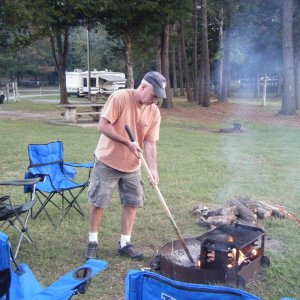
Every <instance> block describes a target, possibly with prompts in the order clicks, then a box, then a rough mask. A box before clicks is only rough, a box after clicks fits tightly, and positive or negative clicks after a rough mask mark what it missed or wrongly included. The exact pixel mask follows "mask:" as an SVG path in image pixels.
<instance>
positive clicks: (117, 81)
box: [66, 69, 126, 97]
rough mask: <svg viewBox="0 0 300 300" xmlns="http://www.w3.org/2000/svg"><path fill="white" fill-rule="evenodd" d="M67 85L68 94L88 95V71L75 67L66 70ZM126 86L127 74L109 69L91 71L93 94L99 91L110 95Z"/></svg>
mask: <svg viewBox="0 0 300 300" xmlns="http://www.w3.org/2000/svg"><path fill="white" fill-rule="evenodd" d="M66 85H67V93H68V95H77V96H78V97H81V96H85V95H88V90H89V86H88V71H85V72H82V70H80V69H75V70H74V72H66ZM125 87H126V78H125V74H124V73H121V72H112V71H108V70H103V71H97V70H93V71H91V75H90V91H91V95H95V94H98V93H101V94H107V95H110V94H112V93H113V92H114V91H116V90H118V89H122V88H125Z"/></svg>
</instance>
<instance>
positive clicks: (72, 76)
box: [66, 69, 83, 97]
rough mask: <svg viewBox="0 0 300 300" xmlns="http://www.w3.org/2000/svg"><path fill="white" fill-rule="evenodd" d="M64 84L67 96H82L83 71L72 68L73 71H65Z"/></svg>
mask: <svg viewBox="0 0 300 300" xmlns="http://www.w3.org/2000/svg"><path fill="white" fill-rule="evenodd" d="M66 86H67V94H68V96H72V95H75V96H77V97H79V96H82V95H81V93H82V88H83V72H82V70H81V69H74V72H66Z"/></svg>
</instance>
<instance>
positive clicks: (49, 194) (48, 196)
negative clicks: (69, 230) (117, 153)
mask: <svg viewBox="0 0 300 300" xmlns="http://www.w3.org/2000/svg"><path fill="white" fill-rule="evenodd" d="M28 157H29V167H28V172H27V173H26V175H25V177H26V178H32V177H36V176H41V175H42V176H44V178H45V180H44V181H43V182H39V183H38V184H37V186H36V196H37V199H38V201H39V203H40V207H39V209H38V210H37V211H36V212H35V213H32V217H33V218H34V219H35V218H36V217H37V216H38V215H39V214H40V213H41V212H42V211H44V212H45V213H46V215H47V217H48V218H49V220H50V222H51V223H52V225H53V226H54V222H53V221H52V218H51V217H50V214H49V212H48V210H47V209H46V206H47V205H48V204H49V203H51V204H53V205H54V207H56V208H58V209H59V210H61V211H62V212H63V216H62V218H61V220H60V222H59V224H60V223H61V222H62V221H63V220H64V218H65V217H66V215H67V214H68V212H69V211H70V209H71V208H74V209H75V210H76V211H77V212H78V213H79V214H80V215H82V216H84V213H83V211H82V209H81V207H80V205H79V203H78V201H77V200H78V197H79V195H80V194H81V193H82V192H83V191H84V190H85V188H86V187H87V186H88V184H89V178H90V174H91V169H92V168H93V163H90V162H89V163H81V164H77V163H71V162H64V152H63V142H61V141H55V142H51V143H49V144H30V145H28ZM76 168H87V169H88V170H89V171H88V175H87V179H86V180H85V181H83V182H76V181H75V176H76ZM55 195H59V196H60V198H61V200H62V205H58V204H57V202H56V201H55V199H54V196H55ZM64 202H66V203H67V206H66V208H64Z"/></svg>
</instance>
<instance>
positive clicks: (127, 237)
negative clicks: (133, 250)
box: [120, 234, 131, 248]
mask: <svg viewBox="0 0 300 300" xmlns="http://www.w3.org/2000/svg"><path fill="white" fill-rule="evenodd" d="M130 238H131V236H130V235H124V234H121V238H120V247H121V248H123V247H125V246H126V245H127V243H130Z"/></svg>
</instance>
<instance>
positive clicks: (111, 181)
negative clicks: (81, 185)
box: [88, 159, 144, 208]
mask: <svg viewBox="0 0 300 300" xmlns="http://www.w3.org/2000/svg"><path fill="white" fill-rule="evenodd" d="M117 185H118V189H119V195H120V201H121V204H122V205H123V206H130V207H139V206H142V205H143V201H144V189H143V185H142V182H141V171H140V170H137V171H135V172H131V173H125V172H121V171H118V170H115V169H113V168H111V167H109V166H107V165H105V164H103V163H102V162H100V161H99V160H97V159H96V160H95V164H94V169H93V175H92V178H91V182H90V184H89V189H88V198H89V203H90V204H92V205H94V206H96V207H101V208H105V207H107V206H108V205H109V204H110V202H111V200H112V194H113V192H114V190H115V188H116V186H117Z"/></svg>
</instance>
